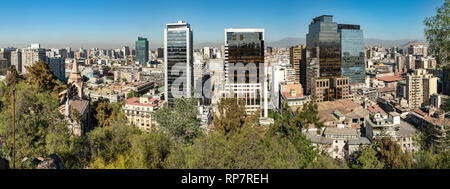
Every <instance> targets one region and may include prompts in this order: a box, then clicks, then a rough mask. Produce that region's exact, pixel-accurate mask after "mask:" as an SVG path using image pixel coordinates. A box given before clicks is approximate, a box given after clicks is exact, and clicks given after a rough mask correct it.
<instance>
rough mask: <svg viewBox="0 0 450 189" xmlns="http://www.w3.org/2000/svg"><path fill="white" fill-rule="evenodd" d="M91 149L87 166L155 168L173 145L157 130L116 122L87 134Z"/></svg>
mask: <svg viewBox="0 0 450 189" xmlns="http://www.w3.org/2000/svg"><path fill="white" fill-rule="evenodd" d="M88 143H89V146H90V149H91V159H92V161H91V163H90V164H89V165H88V167H89V168H92V169H99V168H106V169H157V168H162V162H163V161H164V160H165V158H166V157H167V156H168V154H169V152H170V149H171V148H172V142H171V141H170V139H169V138H168V137H166V136H165V135H164V134H162V133H159V132H157V131H155V132H152V133H143V132H141V131H140V130H138V129H137V128H135V127H131V126H125V125H124V124H123V123H120V122H116V123H114V124H113V125H112V126H111V127H104V128H97V129H95V130H94V131H93V132H91V133H89V134H88Z"/></svg>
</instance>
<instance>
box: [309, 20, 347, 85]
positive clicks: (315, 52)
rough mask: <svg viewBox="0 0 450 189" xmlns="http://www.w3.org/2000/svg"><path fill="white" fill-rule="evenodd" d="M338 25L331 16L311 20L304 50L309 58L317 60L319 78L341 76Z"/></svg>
mask: <svg viewBox="0 0 450 189" xmlns="http://www.w3.org/2000/svg"><path fill="white" fill-rule="evenodd" d="M340 42H341V41H340V34H339V33H338V25H337V23H336V22H333V16H331V15H322V16H319V17H316V18H314V19H313V21H312V22H311V24H310V25H309V33H308V34H306V48H307V50H308V51H310V53H311V54H310V56H311V58H317V59H318V62H317V63H318V64H319V75H320V77H331V76H340V75H341V45H340Z"/></svg>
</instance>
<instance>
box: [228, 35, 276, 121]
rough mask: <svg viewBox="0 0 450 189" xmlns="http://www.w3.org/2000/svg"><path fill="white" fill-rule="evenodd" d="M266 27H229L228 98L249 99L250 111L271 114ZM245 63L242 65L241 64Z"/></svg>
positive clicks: (265, 114) (265, 115)
mask: <svg viewBox="0 0 450 189" xmlns="http://www.w3.org/2000/svg"><path fill="white" fill-rule="evenodd" d="M264 51H265V49H264V29H253V28H245V29H232V28H230V29H225V66H224V67H225V90H224V95H223V96H225V97H232V95H236V96H237V97H238V98H243V99H245V108H246V112H247V113H252V112H256V111H257V110H259V109H260V110H261V113H262V115H263V117H267V109H268V102H267V96H268V94H267V78H266V76H265V73H266V70H265V69H266V67H265V65H264ZM241 66H242V67H241Z"/></svg>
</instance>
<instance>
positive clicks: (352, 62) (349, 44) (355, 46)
mask: <svg viewBox="0 0 450 189" xmlns="http://www.w3.org/2000/svg"><path fill="white" fill-rule="evenodd" d="M338 31H339V33H340V36H341V65H342V66H341V72H342V75H343V76H345V77H348V78H349V83H350V84H353V83H364V78H365V76H366V69H365V63H364V36H363V31H362V30H360V26H359V25H348V24H339V25H338Z"/></svg>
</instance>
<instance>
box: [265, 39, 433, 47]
mask: <svg viewBox="0 0 450 189" xmlns="http://www.w3.org/2000/svg"><path fill="white" fill-rule="evenodd" d="M298 44H306V39H305V38H298V37H287V38H283V39H281V40H279V41H272V42H267V43H266V47H274V48H287V47H290V46H295V45H298ZM415 44H426V42H425V41H422V40H411V39H404V40H383V39H376V38H366V39H364V45H365V46H369V47H372V46H383V47H393V46H396V47H399V48H406V47H408V46H409V45H415Z"/></svg>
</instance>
